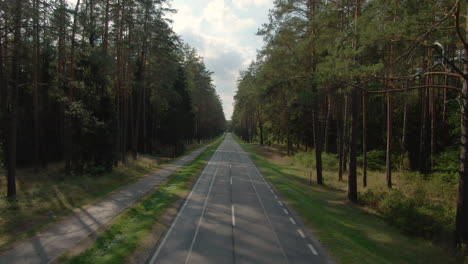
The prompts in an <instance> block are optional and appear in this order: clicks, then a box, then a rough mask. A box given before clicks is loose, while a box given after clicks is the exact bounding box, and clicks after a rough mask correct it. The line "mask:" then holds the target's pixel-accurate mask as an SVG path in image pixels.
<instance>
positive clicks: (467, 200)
mask: <svg viewBox="0 0 468 264" xmlns="http://www.w3.org/2000/svg"><path fill="white" fill-rule="evenodd" d="M465 15H466V14H465ZM459 17H460V2H458V8H457V12H456V17H455V18H456V27H457V32H458V36H459V38H460V40H461V42H462V43H463V45H464V50H465V54H464V65H463V73H464V80H463V87H462V93H461V127H460V129H461V138H460V142H461V147H460V182H459V187H458V200H457V215H456V223H455V226H456V232H455V233H456V242H457V245H458V246H459V247H461V246H462V245H463V244H465V245H466V243H467V242H468V226H467V223H468V43H467V41H468V30H466V31H465V36H464V37H463V36H462V35H461V33H460V31H461V29H460V25H459ZM465 26H466V28H468V19H467V20H466V25H465Z"/></svg>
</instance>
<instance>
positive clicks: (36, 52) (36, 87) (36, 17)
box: [0, 0, 41, 172]
mask: <svg viewBox="0 0 468 264" xmlns="http://www.w3.org/2000/svg"><path fill="white" fill-rule="evenodd" d="M33 9H34V17H33V42H34V49H33V64H34V66H33V67H34V73H33V108H34V171H35V172H38V171H39V167H40V160H39V146H40V136H39V135H40V129H41V128H40V122H39V111H40V109H39V74H40V68H39V64H40V62H39V58H40V57H39V56H40V54H39V52H40V42H39V0H34V1H33ZM0 56H1V55H0Z"/></svg>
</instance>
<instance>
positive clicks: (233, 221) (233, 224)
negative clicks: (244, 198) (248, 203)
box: [231, 205, 236, 226]
mask: <svg viewBox="0 0 468 264" xmlns="http://www.w3.org/2000/svg"><path fill="white" fill-rule="evenodd" d="M231 211H232V226H236V216H235V213H234V205H231Z"/></svg>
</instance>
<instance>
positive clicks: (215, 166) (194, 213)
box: [150, 134, 327, 264]
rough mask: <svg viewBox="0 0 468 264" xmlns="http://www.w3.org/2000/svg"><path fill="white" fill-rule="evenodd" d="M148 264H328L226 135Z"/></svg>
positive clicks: (248, 160)
mask: <svg viewBox="0 0 468 264" xmlns="http://www.w3.org/2000/svg"><path fill="white" fill-rule="evenodd" d="M150 263H151V264H153V263H161V264H177V263H203V264H206V263H216V264H221V263H222V264H224V263H226V264H228V263H256V264H261V263H265V264H274V263H291V264H293V263H327V258H326V257H325V255H324V254H323V253H322V252H320V250H319V248H318V247H317V245H316V244H314V243H313V242H312V240H311V239H310V238H308V237H307V236H306V234H305V232H304V230H303V228H302V227H301V226H299V225H298V223H297V222H296V220H295V219H294V218H293V216H292V215H291V214H290V212H289V211H288V209H287V208H286V207H285V206H284V204H283V203H282V202H281V200H280V199H279V197H278V196H277V194H276V193H275V191H274V190H273V189H272V188H271V187H270V185H269V184H268V183H267V181H265V179H264V178H263V176H262V175H261V174H260V172H259V171H258V170H257V168H256V167H255V165H254V164H253V162H252V161H251V160H250V158H249V157H248V156H247V154H246V153H245V152H244V151H243V150H242V148H241V147H240V146H239V144H237V143H236V142H235V141H234V140H233V138H232V136H231V135H230V134H228V135H227V136H226V139H225V140H224V142H223V143H222V144H221V145H220V146H219V148H218V149H217V150H216V152H215V154H214V155H213V157H212V159H211V160H210V162H209V163H208V165H207V166H206V168H205V170H204V171H203V173H202V174H201V175H200V177H199V179H198V181H197V183H196V184H195V186H194V187H193V190H192V192H191V193H190V195H189V197H188V198H187V200H186V202H185V203H184V205H183V206H182V208H181V209H180V211H179V214H178V215H177V217H176V219H175V220H174V222H173V223H172V225H171V227H170V229H169V230H168V232H167V234H166V236H165V237H164V239H163V240H162V241H161V242H160V243H159V246H158V248H157V250H156V252H155V254H154V255H153V256H152V258H151V259H150Z"/></svg>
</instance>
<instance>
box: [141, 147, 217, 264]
mask: <svg viewBox="0 0 468 264" xmlns="http://www.w3.org/2000/svg"><path fill="white" fill-rule="evenodd" d="M218 148H219V147H218ZM217 151H218V150H217V149H216V151H215V153H214V154H213V156H212V157H211V159H210V161H208V164H207V165H206V167H205V169H204V170H203V171H202V173H201V174H200V176H199V177H198V180H197V182H196V183H195V185H194V186H193V188H192V190H191V191H190V194H189V196H188V197H187V199H186V200H185V203H184V205H182V208H180V210H179V213H177V216H176V218H175V219H174V221H172V224H171V226H170V227H169V230H168V231H167V232H166V235H164V238H163V240H162V242H161V244H160V245H159V246H158V249H157V250H156V252H155V253H154V255H153V257H151V260H150V262H149V263H150V264H153V263H154V262H155V261H156V259H157V258H158V255H159V253H160V252H161V250H162V248H163V247H164V244H165V243H166V241H167V239H168V237H169V235H170V234H171V233H172V229H174V226H175V224H176V223H177V220H179V217H180V215H181V214H182V212H183V211H184V209H185V207H186V206H187V203H188V201H189V200H190V198H191V197H192V194H193V191H194V190H195V189H196V188H197V186H198V184H199V183H200V180H201V178H202V176H203V174H205V173H206V170H207V169H208V168H209V166H210V165H211V161H212V160H213V158H214V157H215V154H216V153H217Z"/></svg>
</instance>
